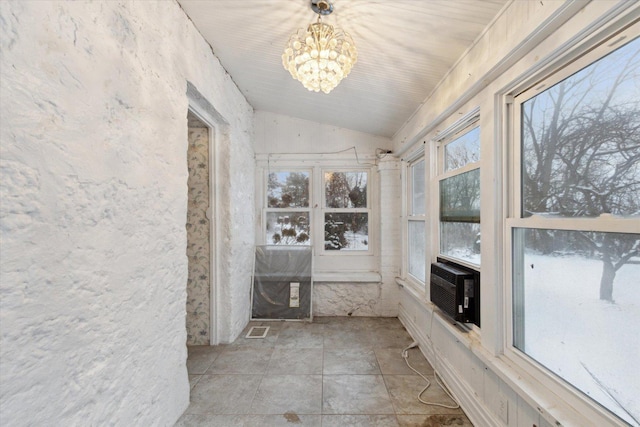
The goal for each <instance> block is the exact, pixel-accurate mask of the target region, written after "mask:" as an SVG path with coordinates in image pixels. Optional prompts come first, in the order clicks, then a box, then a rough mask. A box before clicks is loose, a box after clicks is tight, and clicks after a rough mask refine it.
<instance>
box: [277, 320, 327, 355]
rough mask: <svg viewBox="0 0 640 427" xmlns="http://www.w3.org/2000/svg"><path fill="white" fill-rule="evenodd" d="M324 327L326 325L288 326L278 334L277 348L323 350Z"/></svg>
mask: <svg viewBox="0 0 640 427" xmlns="http://www.w3.org/2000/svg"><path fill="white" fill-rule="evenodd" d="M314 326H319V327H314ZM323 327H324V325H309V324H305V323H295V324H292V325H286V326H285V327H283V328H282V330H281V331H280V333H279V334H278V339H277V340H276V344H275V346H276V347H279V348H296V349H300V348H322V345H323V332H324V329H323Z"/></svg>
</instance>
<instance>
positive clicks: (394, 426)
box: [322, 415, 398, 427]
mask: <svg viewBox="0 0 640 427" xmlns="http://www.w3.org/2000/svg"><path fill="white" fill-rule="evenodd" d="M346 426H349V427H398V421H397V420H396V416H395V415H323V416H322V427H346Z"/></svg>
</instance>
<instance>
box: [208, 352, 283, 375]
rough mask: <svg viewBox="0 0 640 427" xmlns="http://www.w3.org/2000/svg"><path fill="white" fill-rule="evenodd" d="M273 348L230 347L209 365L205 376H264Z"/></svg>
mask: <svg viewBox="0 0 640 427" xmlns="http://www.w3.org/2000/svg"><path fill="white" fill-rule="evenodd" d="M272 353H273V348H247V347H230V348H227V349H226V350H225V351H223V352H222V353H221V354H220V356H218V358H217V359H216V360H215V361H214V362H213V364H211V366H210V367H209V369H208V370H207V374H264V373H265V372H266V371H267V366H268V365H269V360H271V354H272Z"/></svg>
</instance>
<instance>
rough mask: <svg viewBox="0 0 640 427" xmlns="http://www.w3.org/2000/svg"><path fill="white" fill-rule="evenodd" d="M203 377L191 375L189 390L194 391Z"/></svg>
mask: <svg viewBox="0 0 640 427" xmlns="http://www.w3.org/2000/svg"><path fill="white" fill-rule="evenodd" d="M200 377H202V375H189V389H191V390H193V388H194V387H195V386H196V384H197V383H198V381H200Z"/></svg>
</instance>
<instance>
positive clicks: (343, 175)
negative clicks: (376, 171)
mask: <svg viewBox="0 0 640 427" xmlns="http://www.w3.org/2000/svg"><path fill="white" fill-rule="evenodd" d="M324 184H325V198H326V206H327V207H328V208H366V207H367V173H366V172H325V174H324Z"/></svg>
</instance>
